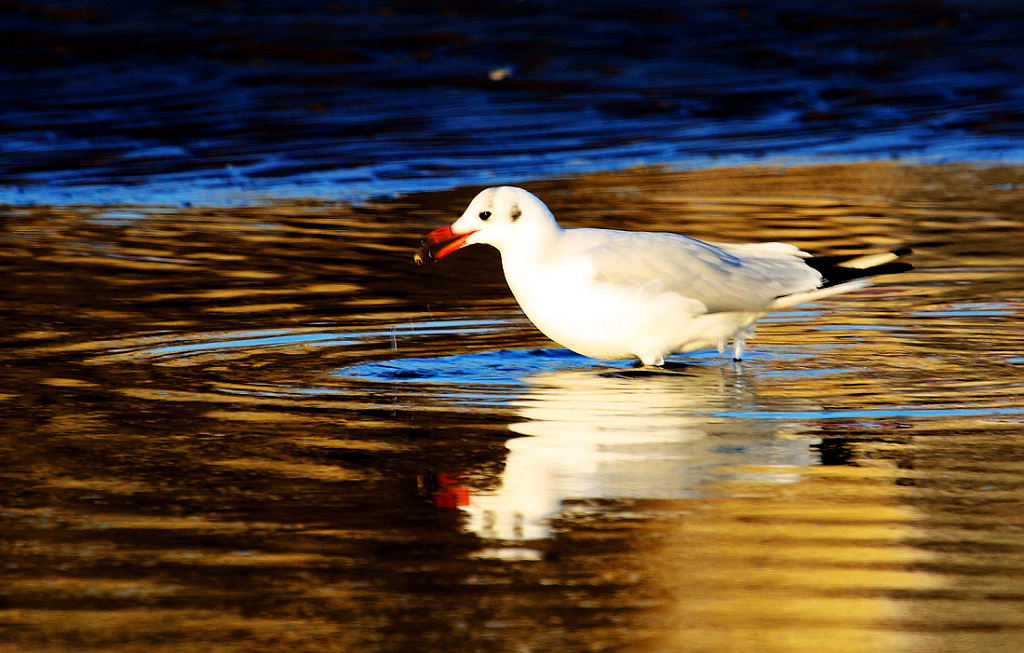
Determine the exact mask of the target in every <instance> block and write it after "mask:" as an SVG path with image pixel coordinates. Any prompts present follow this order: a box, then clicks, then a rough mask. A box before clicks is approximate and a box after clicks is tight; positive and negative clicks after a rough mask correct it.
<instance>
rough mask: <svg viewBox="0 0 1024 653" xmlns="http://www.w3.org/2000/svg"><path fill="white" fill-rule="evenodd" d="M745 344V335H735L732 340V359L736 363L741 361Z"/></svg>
mask: <svg viewBox="0 0 1024 653" xmlns="http://www.w3.org/2000/svg"><path fill="white" fill-rule="evenodd" d="M746 344H747V335H746V334H745V333H744V334H742V335H741V334H737V335H735V336H733V339H732V359H733V360H734V361H736V362H737V363H738V362H740V361H741V360H743V348H744V347H745V346H746Z"/></svg>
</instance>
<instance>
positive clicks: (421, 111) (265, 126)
mask: <svg viewBox="0 0 1024 653" xmlns="http://www.w3.org/2000/svg"><path fill="white" fill-rule="evenodd" d="M1022 30H1024V6H1021V5H1018V4H1015V3H1005V2H966V1H951V2H946V3H942V4H938V3H895V4H894V3H889V2H881V1H878V0H867V1H861V2H850V1H845V2H844V1H841V2H833V3H815V2H802V1H797V0H784V1H782V2H742V3H741V2H726V1H719V2H708V3H692V6H686V5H685V4H680V3H667V2H644V1H640V2H631V3H629V4H628V6H623V5H621V3H612V2H606V1H599V2H589V3H559V2H548V1H533V2H518V3H476V4H474V3H460V4H455V5H449V4H446V3H442V4H434V3H418V2H398V3H390V4H388V5H381V4H380V3H375V2H352V1H343V2H335V3H329V4H328V3H318V2H290V3H233V2H229V3H206V2H198V1H193V2H189V1H184V2H177V3H134V2H127V1H126V0H113V1H111V2H104V3H92V2H60V1H57V2H48V3H46V4H45V5H42V4H38V5H37V4H30V3H11V4H8V5H4V6H3V7H0V39H2V41H3V43H4V44H5V45H4V48H3V49H2V50H0V97H2V98H3V101H2V103H0V125H2V128H0V202H5V203H15V204H32V203H56V204H62V203H83V202H86V203H125V202H128V203H141V204H239V203H240V204H249V203H258V202H263V201H266V200H268V199H270V198H282V199H284V198H297V197H315V198H319V199H325V200H359V199H365V198H370V197H375V196H383V195H394V194H400V193H407V192H412V191H421V190H431V189H439V188H450V187H454V186H457V185H462V184H471V185H482V184H491V183H498V182H517V181H522V180H525V179H530V178H538V177H550V176H558V175H566V174H572V173H579V172H583V171H591V170H598V169H612V168H621V167H625V166H630V165H635V164H662V165H669V166H676V167H694V166H707V165H717V164H728V163H749V162H760V163H764V162H769V163H776V162H783V163H793V162H820V161H836V160H857V159H880V158H900V159H909V160H913V161H939V162H943V161H973V162H1004V163H1006V162H1010V163H1019V162H1024V83H1022V81H1024V64H1022V59H1021V57H1020V34H1021V33H1022Z"/></svg>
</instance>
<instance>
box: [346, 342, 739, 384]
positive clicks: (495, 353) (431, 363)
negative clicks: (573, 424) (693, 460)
mask: <svg viewBox="0 0 1024 653" xmlns="http://www.w3.org/2000/svg"><path fill="white" fill-rule="evenodd" d="M720 360H721V356H720V355H718V354H717V353H714V352H707V353H705V352H700V353H697V354H693V355H690V356H689V357H688V360H687V361H686V362H683V361H671V360H670V361H666V362H665V364H664V366H662V367H641V366H639V363H637V362H635V361H626V360H623V361H606V360H597V359H593V358H587V357H585V356H581V355H579V354H576V353H573V352H571V351H569V350H568V349H500V350H491V351H483V352H469V353H463V354H452V355H449V356H431V357H407V358H393V359H388V360H380V361H371V362H367V363H361V364H358V365H352V366H349V367H345V368H342V369H340V370H338V371H336V372H335V374H336V375H337V376H341V377H344V378H348V379H355V380H359V381H369V382H384V383H393V382H396V381H400V382H407V383H430V384H446V383H450V384H459V385H495V384H499V385H512V386H518V385H527V384H529V383H531V379H532V378H533V377H535V376H536V375H538V374H544V373H551V372H560V371H586V372H588V373H591V374H594V375H597V376H600V377H604V378H617V379H657V378H665V377H670V376H693V375H695V374H699V373H700V372H701V370H706V369H707V368H708V367H709V365H713V364H715V363H717V362H718V361H720ZM734 369H736V370H741V369H742V368H741V366H739V365H736V366H734Z"/></svg>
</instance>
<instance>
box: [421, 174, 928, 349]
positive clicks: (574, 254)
mask: <svg viewBox="0 0 1024 653" xmlns="http://www.w3.org/2000/svg"><path fill="white" fill-rule="evenodd" d="M476 244H487V245H492V246H493V247H495V248H496V249H497V250H498V252H500V253H501V264H502V268H503V269H504V271H505V280H506V281H507V282H508V286H509V288H510V289H511V290H512V294H513V295H515V298H516V301H518V302H519V306H520V307H521V308H522V309H523V312H524V313H526V316H527V317H528V318H529V319H530V321H531V322H533V324H534V325H535V326H536V327H537V328H538V329H540V331H541V332H542V333H544V335H546V336H547V337H548V338H550V339H552V340H554V341H555V342H557V343H558V344H560V345H562V346H564V347H567V348H569V349H571V350H573V351H575V352H577V353H580V354H583V355H584V356H590V357H593V358H601V359H624V358H634V357H635V358H638V359H639V360H640V362H641V363H643V365H645V366H658V365H663V364H664V362H665V357H666V356H668V355H670V354H676V353H685V352H690V351H695V350H698V349H707V348H712V347H717V348H718V350H719V351H724V349H725V347H726V344H727V343H728V341H729V340H730V339H732V341H733V358H734V359H735V360H737V361H738V360H740V359H741V358H742V357H743V347H744V343H745V339H746V338H747V337H749V336H750V335H751V333H752V331H753V324H754V321H755V320H757V319H758V318H760V317H761V316H763V315H764V314H765V313H769V312H771V311H775V310H778V309H783V308H787V307H790V306H793V305H795V304H800V303H803V302H808V301H814V300H817V299H821V298H823V297H829V296H831V295H836V294H839V293H844V292H849V291H851V290H855V289H857V288H862V287H864V286H866V285H868V283H869V282H868V281H867V279H866V278H865V277H869V276H873V275H876V274H886V273H893V272H902V271H905V270H909V269H911V267H912V266H910V265H909V264H907V263H903V262H899V261H897V260H896V259H897V258H899V257H900V256H903V255H904V254H907V253H909V252H910V250H909V249H906V248H902V249H897V250H893V251H891V252H883V253H879V254H869V255H866V256H820V257H811V256H810V255H809V254H807V253H806V252H803V251H801V250H800V249H798V248H797V247H795V246H793V245H787V244H785V243H752V244H731V243H730V244H726V243H710V242H704V241H701V240H697V239H696V238H689V237H687V236H682V235H679V234H674V233H661V232H649V231H618V230H612V229H563V228H562V227H561V226H559V224H558V222H556V221H555V216H554V215H552V213H551V211H550V210H549V209H548V207H547V206H545V204H544V202H542V201H540V199H538V198H537V197H535V196H534V195H533V194H531V193H529V192H527V191H525V190H523V189H522V188H515V187H512V186H500V187H495V188H488V189H486V190H483V191H481V192H480V193H479V194H478V195H477V196H476V197H474V198H473V201H472V202H470V203H469V207H467V208H466V210H465V212H464V213H463V214H462V216H461V217H459V219H458V220H456V221H455V222H454V223H452V224H451V225H450V226H448V227H442V228H440V229H435V230H434V231H431V232H430V233H428V234H427V235H426V236H425V237H424V239H423V242H422V246H421V247H420V250H419V252H417V254H416V257H415V260H416V263H417V264H420V265H422V264H424V263H429V262H432V261H436V260H438V259H440V258H443V257H445V256H447V255H448V254H451V253H452V252H454V251H455V250H457V249H461V248H462V247H466V246H467V245H476Z"/></svg>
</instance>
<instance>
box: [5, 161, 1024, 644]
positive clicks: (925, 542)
mask: <svg viewBox="0 0 1024 653" xmlns="http://www.w3.org/2000/svg"><path fill="white" fill-rule="evenodd" d="M1022 181H1024V176H1022V174H1021V171H1020V170H1019V169H1013V168H973V167H952V166H951V167H905V166H899V165H890V164H863V165H843V166H819V167H808V168H786V169H776V168H732V169H730V168H722V169H710V170H704V171H694V172H687V173H679V172H670V171H666V170H661V169H655V168H636V169H631V170H628V171H625V172H620V173H609V174H601V175H593V176H588V177H582V178H575V179H556V180H551V181H547V182H538V183H535V184H532V185H530V186H529V188H530V189H531V190H533V191H534V192H536V193H538V194H539V195H541V196H542V197H543V198H545V199H546V200H547V201H548V202H549V204H550V205H551V207H552V208H553V210H554V211H555V213H556V215H558V216H560V218H561V219H562V221H563V223H564V224H566V225H568V226H583V225H586V226H615V227H622V228H642V229H671V230H678V231H683V232H686V233H689V234H692V235H695V236H704V237H709V238H716V239H720V240H737V241H741V240H761V239H765V240H768V239H771V240H784V241H788V242H793V243H795V244H798V245H800V246H801V247H804V248H807V249H809V250H813V251H816V252H822V253H844V252H849V251H854V250H859V249H861V248H874V247H891V246H896V245H904V244H910V245H913V246H914V247H915V250H916V251H915V255H914V257H913V262H914V264H915V265H916V266H917V269H916V270H915V271H914V272H911V273H907V274H903V275H899V276H893V277H885V278H881V279H879V281H878V283H877V284H876V285H874V286H873V287H871V288H869V289H866V290H864V291H860V292H858V293H855V294H851V295H848V296H845V297H841V298H834V299H830V300H828V301H824V302H818V303H814V304H809V305H806V306H803V307H800V308H799V309H797V310H794V311H791V312H788V313H784V314H779V315H775V316H772V317H770V318H768V319H766V320H764V321H763V322H762V323H761V324H760V328H759V331H758V335H757V337H756V339H754V340H753V341H752V343H751V344H752V348H751V352H750V355H749V357H748V358H747V359H746V360H744V362H743V363H742V364H741V365H734V364H733V363H732V362H731V360H729V358H728V356H720V355H718V354H717V353H715V352H699V353H697V354H694V355H691V356H680V357H676V358H675V359H673V360H672V361H671V364H670V365H669V366H668V367H667V369H666V370H665V371H662V372H651V371H648V370H639V369H634V368H633V367H631V366H630V365H629V364H628V363H625V362H618V363H616V362H602V361H594V360H590V359H585V358H582V357H579V356H576V355H575V354H572V353H570V352H567V351H565V350H563V349H560V348H559V347H557V346H556V345H554V344H553V343H551V342H549V341H547V340H546V339H544V338H543V337H542V336H541V335H539V334H538V333H537V332H536V331H534V330H533V329H532V327H531V326H530V325H529V324H528V323H527V322H526V321H525V320H524V318H523V317H522V316H521V314H520V313H519V311H518V309H517V308H516V306H515V304H514V302H513V300H512V299H511V297H510V295H509V293H508V291H507V289H506V288H505V286H504V282H503V280H502V278H501V275H500V269H499V267H498V264H497V257H496V255H495V254H494V252H493V251H489V250H486V249H479V250H478V249H477V248H471V249H468V250H464V251H460V252H459V253H458V254H456V255H453V256H451V257H450V258H448V259H446V260H445V261H444V262H443V263H441V264H438V265H435V266H431V267H429V268H426V269H419V268H416V267H415V266H413V264H412V262H411V255H412V252H413V251H414V248H415V244H416V240H417V236H418V235H419V233H420V232H422V231H424V230H425V229H427V228H431V227H436V226H439V225H441V224H444V223H445V222H446V221H447V220H449V219H450V218H451V217H452V216H454V215H456V214H457V212H458V211H459V210H461V208H462V205H463V204H464V203H465V202H466V201H467V200H468V199H469V198H470V197H471V196H472V194H473V193H474V192H475V190H476V189H456V190H454V191H450V192H444V193H427V194H421V195H412V196H406V197H404V198H402V199H399V200H394V201H389V202H373V203H366V204H363V205H360V206H358V207H353V206H349V205H345V204H337V203H322V202H318V203H314V202H305V203H289V204H270V205H265V206H253V207H247V208H202V207H196V208H180V207H177V208H168V207H161V206H154V205H144V206H136V205H119V206H96V205H78V206H64V207H55V206H30V207H20V208H11V207H8V208H7V209H5V210H4V212H3V227H2V232H0V239H2V240H3V244H2V248H0V265H2V267H3V278H4V284H3V287H2V293H0V302H2V305H0V310H2V311H3V314H4V315H5V316H6V317H5V319H4V321H3V323H2V350H0V414H2V415H3V423H4V426H5V428H4V430H3V434H2V435H0V456H2V458H3V464H2V470H3V471H2V475H3V483H2V484H0V520H2V524H3V531H4V533H5V537H4V544H3V547H4V555H3V556H2V558H0V581H2V582H0V595H2V597H3V599H2V602H0V639H2V640H3V641H4V642H5V648H6V650H13V651H19V650H23V651H37V650H68V651H71V650H112V651H134V650H149V651H162V650H167V651H170V650H181V649H182V648H183V647H185V648H193V649H202V650H211V651H236V650H237V651H242V650H246V651H250V650H271V649H280V648H284V647H289V648H291V649H295V650H311V651H312V650H317V651H322V650H367V651H373V650H380V651H386V650H387V651H390V650H395V651H397V650H432V649H435V648H440V647H442V646H443V647H444V648H445V649H447V650H454V651H471V650H535V651H544V650H566V651H573V650H627V651H629V650H664V651H676V650H737V651H739V650H785V651H810V650H822V649H823V648H824V649H827V650H842V651H861V650H863V651H877V650H886V651H901V650H907V651H921V650H962V651H968V650H987V651H1015V650H1019V648H1020V645H1021V643H1022V641H1024V618H1022V615H1024V592H1022V591H1021V587H1022V586H1024V584H1022V581H1024V517H1022V515H1024V494H1022V492H1021V490H1022V489H1024V456H1022V454H1021V446H1020V444H1021V437H1022V423H1024V410H1022V403H1021V396H1022V392H1024V377H1022V373H1021V372H1022V365H1024V355H1022V342H1024V338H1022V335H1021V333H1022V332H1021V329H1020V315H1021V309H1022V303H1024V299H1022V293H1021V285H1020V279H1021V274H1022V271H1024V270H1022V267H1024V259H1022V258H1021V256H1020V242H1022V238H1024V232H1022V226H1021V221H1020V215H1021V214H1022V212H1024V190H1022V186H1021V182H1022Z"/></svg>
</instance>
